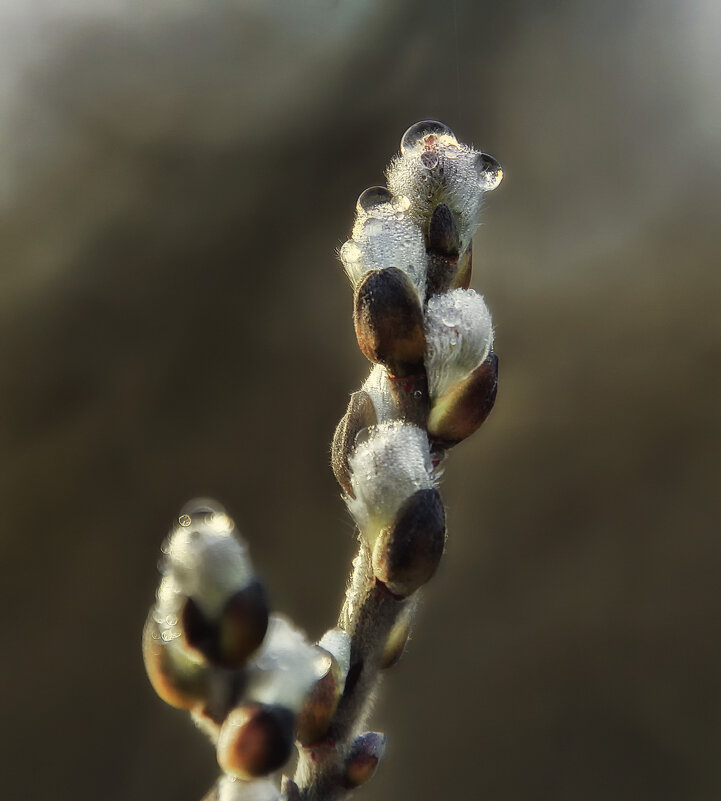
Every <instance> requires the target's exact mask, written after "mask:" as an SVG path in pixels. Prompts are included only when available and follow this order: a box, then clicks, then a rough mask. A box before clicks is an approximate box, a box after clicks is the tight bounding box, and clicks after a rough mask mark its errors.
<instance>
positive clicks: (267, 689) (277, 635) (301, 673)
mask: <svg viewBox="0 0 721 801" xmlns="http://www.w3.org/2000/svg"><path fill="white" fill-rule="evenodd" d="M326 658H327V657H326ZM317 679H318V650H317V649H316V648H314V647H313V645H311V644H310V643H309V642H308V641H307V640H306V638H305V635H304V634H303V633H302V632H301V631H299V630H298V629H296V628H294V627H293V626H292V625H291V624H290V623H289V622H288V621H287V620H286V619H285V618H284V617H281V616H279V615H272V616H271V618H270V621H269V623H268V632H267V634H266V635H265V639H264V640H263V644H262V646H261V647H260V650H259V651H258V653H257V654H256V656H255V657H254V658H253V659H252V660H251V661H250V662H249V663H248V684H247V687H246V693H245V695H246V698H247V699H248V700H250V701H257V702H258V703H261V704H275V705H278V706H283V707H286V708H287V709H290V710H292V711H293V712H297V711H298V710H299V709H300V708H301V706H302V705H303V701H304V700H305V696H306V695H307V693H308V690H309V689H310V688H311V686H312V685H313V684H314V683H315V681H316V680H317Z"/></svg>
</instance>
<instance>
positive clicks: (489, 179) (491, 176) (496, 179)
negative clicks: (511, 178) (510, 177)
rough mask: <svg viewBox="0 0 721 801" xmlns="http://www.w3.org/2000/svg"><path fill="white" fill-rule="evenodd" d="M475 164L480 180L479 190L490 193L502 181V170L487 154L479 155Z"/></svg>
mask: <svg viewBox="0 0 721 801" xmlns="http://www.w3.org/2000/svg"><path fill="white" fill-rule="evenodd" d="M477 164H478V171H479V173H480V179H481V189H483V191H484V192H492V191H493V190H494V189H495V188H496V187H497V186H498V185H499V184H500V183H501V181H502V180H503V168H502V167H501V165H500V164H499V163H498V162H497V161H496V159H494V158H493V156H489V155H488V153H479V154H478V161H477Z"/></svg>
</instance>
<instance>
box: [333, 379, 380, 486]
mask: <svg viewBox="0 0 721 801" xmlns="http://www.w3.org/2000/svg"><path fill="white" fill-rule="evenodd" d="M379 369H381V370H383V368H382V367H381V368H379ZM383 372H384V373H385V370H383ZM377 422H378V418H377V416H376V411H375V408H374V405H373V401H372V400H371V397H370V395H369V394H368V393H367V392H364V391H363V390H360V391H359V392H354V393H353V394H352V395H351V396H350V402H349V403H348V409H347V410H346V413H345V414H344V415H343V417H342V418H341V421H340V423H338V426H337V427H336V430H335V434H334V435H333V444H332V446H331V463H332V466H333V474H334V475H335V478H336V481H337V482H338V483H339V484H340V485H341V487H342V488H343V490H344V491H345V492H346V493H348V494H351V493H352V492H353V490H352V488H351V482H350V468H349V467H348V459H349V457H350V454H351V452H352V451H353V448H355V444H356V437H357V435H358V432H359V431H362V430H363V429H364V428H368V427H369V426H372V425H375V424H376V423H377Z"/></svg>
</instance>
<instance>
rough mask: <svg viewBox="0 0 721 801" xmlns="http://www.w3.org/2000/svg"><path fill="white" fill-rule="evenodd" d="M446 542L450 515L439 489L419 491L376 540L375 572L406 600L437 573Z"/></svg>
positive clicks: (396, 593)
mask: <svg viewBox="0 0 721 801" xmlns="http://www.w3.org/2000/svg"><path fill="white" fill-rule="evenodd" d="M445 542H446V515H445V510H444V508H443V503H442V501H441V497H440V495H439V493H438V490H436V489H422V490H418V491H417V492H414V493H413V495H411V496H410V497H409V498H408V499H407V500H406V501H405V502H404V503H403V504H402V506H401V507H400V509H399V510H398V514H397V515H396V519H395V522H394V523H393V525H392V526H391V527H389V528H386V529H383V531H381V533H380V536H379V537H378V539H377V540H376V542H375V545H374V546H373V573H374V575H375V576H376V578H378V579H380V581H382V582H383V583H384V584H385V585H386V586H387V587H388V589H389V590H390V591H391V592H392V593H394V594H395V595H400V596H403V597H406V596H408V595H410V594H411V593H413V592H415V591H416V590H417V589H418V588H419V587H421V586H423V585H424V584H425V583H426V582H427V581H428V580H429V579H430V578H431V576H433V574H434V573H435V572H436V568H437V567H438V564H439V562H440V561H441V556H443V548H444V547H445Z"/></svg>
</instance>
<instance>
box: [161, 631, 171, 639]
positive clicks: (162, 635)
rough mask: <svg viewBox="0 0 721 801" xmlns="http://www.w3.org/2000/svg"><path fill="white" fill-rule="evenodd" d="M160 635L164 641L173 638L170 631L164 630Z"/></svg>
mask: <svg viewBox="0 0 721 801" xmlns="http://www.w3.org/2000/svg"><path fill="white" fill-rule="evenodd" d="M160 636H161V637H162V638H163V640H164V641H165V642H170V641H171V640H172V639H173V635H172V633H171V632H170V631H164V632H163V633H162V634H161V635H160Z"/></svg>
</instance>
